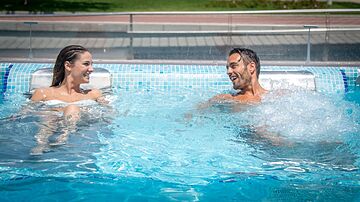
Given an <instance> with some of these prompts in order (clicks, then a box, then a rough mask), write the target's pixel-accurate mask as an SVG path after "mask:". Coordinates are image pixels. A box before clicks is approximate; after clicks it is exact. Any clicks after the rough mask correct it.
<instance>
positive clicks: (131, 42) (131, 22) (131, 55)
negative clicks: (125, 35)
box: [129, 13, 134, 59]
mask: <svg viewBox="0 0 360 202" xmlns="http://www.w3.org/2000/svg"><path fill="white" fill-rule="evenodd" d="M133 15H134V14H131V13H130V16H129V23H130V24H129V35H130V47H129V48H130V54H129V58H130V59H134V50H133V33H132V32H133V30H134V27H133Z"/></svg>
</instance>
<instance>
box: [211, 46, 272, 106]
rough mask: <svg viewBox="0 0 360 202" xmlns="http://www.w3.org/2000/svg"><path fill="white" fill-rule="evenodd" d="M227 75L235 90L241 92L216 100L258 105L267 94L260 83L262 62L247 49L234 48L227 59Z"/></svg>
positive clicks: (221, 96)
mask: <svg viewBox="0 0 360 202" xmlns="http://www.w3.org/2000/svg"><path fill="white" fill-rule="evenodd" d="M226 69H227V74H228V76H229V79H230V80H231V81H232V83H233V88H234V89H235V90H239V92H238V93H237V94H235V95H232V94H221V95H217V96H216V97H215V99H216V100H219V99H220V100H221V99H225V100H234V101H237V102H240V103H256V102H260V101H261V96H262V95H263V94H265V93H266V92H267V90H265V89H264V88H263V87H262V86H261V85H260V83H259V80H258V79H259V74H260V61H259V58H258V56H257V55H256V53H255V52H254V51H252V50H250V49H246V48H234V49H233V50H231V51H230V53H229V57H228V59H227V65H226Z"/></svg>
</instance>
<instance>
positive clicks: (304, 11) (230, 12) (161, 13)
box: [0, 9, 360, 17]
mask: <svg viewBox="0 0 360 202" xmlns="http://www.w3.org/2000/svg"><path fill="white" fill-rule="evenodd" d="M349 12H351V13H352V12H360V9H294V10H259V11H159V12H99V13H84V12H76V13H66V12H56V13H53V14H48V13H45V14H41V16H59V17H60V16H103V15H214V14H216V15H229V14H299V13H306V14H308V13H349ZM4 16H14V17H17V16H18V17H24V16H39V14H14V15H13V14H10V15H9V14H0V17H4Z"/></svg>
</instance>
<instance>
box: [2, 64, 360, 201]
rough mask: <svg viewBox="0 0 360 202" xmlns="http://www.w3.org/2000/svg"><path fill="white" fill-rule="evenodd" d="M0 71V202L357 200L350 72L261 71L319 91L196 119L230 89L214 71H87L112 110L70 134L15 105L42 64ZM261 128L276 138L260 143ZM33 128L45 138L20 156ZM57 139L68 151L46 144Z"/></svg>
mask: <svg viewBox="0 0 360 202" xmlns="http://www.w3.org/2000/svg"><path fill="white" fill-rule="evenodd" d="M1 67H2V71H0V72H1V75H2V80H1V81H2V87H3V88H2V89H3V96H2V98H1V99H0V103H1V105H0V112H1V113H0V114H1V117H0V118H1V120H0V123H1V128H0V135H1V136H0V144H1V146H0V157H1V160H0V170H1V173H0V179H1V184H0V186H1V194H0V198H1V200H2V201H13V200H34V201H35V200H36V201H38V200H44V201H45V200H46V201H47V200H54V199H55V198H56V199H57V200H74V201H80V200H90V201H95V200H103V199H105V198H106V199H107V200H110V201H115V200H116V201H118V200H129V201H147V200H161V201H174V200H175V201H198V200H200V201H210V200H211V201H213V200H214V201H215V200H221V201H234V200H235V201H251V200H253V201H260V200H265V201H284V200H292V201H304V200H311V201H313V200H315V201H338V200H339V199H342V200H345V201H356V200H359V199H360V195H359V193H360V184H359V177H360V172H359V167H360V152H359V146H360V141H359V138H358V134H359V132H360V97H359V94H360V89H359V87H356V86H355V79H356V78H357V76H358V69H359V68H357V67H337V68H335V67H288V66H264V67H263V70H264V71H265V70H268V71H272V70H289V69H294V68H295V69H297V70H307V71H310V72H312V73H313V74H314V75H315V78H316V89H317V91H306V90H300V89H298V90H295V91H290V92H287V94H286V96H279V95H277V94H275V93H274V94H273V93H270V94H269V95H267V96H266V97H265V98H264V100H263V103H262V104H261V105H254V106H248V107H239V106H238V105H235V104H232V103H217V104H215V105H214V106H211V107H209V108H205V109H199V107H198V106H199V104H200V103H204V102H206V101H207V100H208V99H209V98H211V97H212V96H214V95H216V94H218V93H222V92H224V91H229V90H230V89H231V83H230V82H229V81H228V78H227V76H226V74H225V68H224V67H223V66H217V65H165V64H159V65H154V64H97V65H96V66H95V68H96V67H102V68H105V69H107V70H109V72H110V73H111V76H112V80H111V83H112V86H113V87H112V92H111V94H108V95H107V98H108V99H109V100H110V104H109V106H91V107H86V108H84V116H83V118H82V120H81V121H80V122H79V123H78V124H77V126H76V128H75V129H72V130H71V129H70V130H69V128H68V127H67V126H66V125H65V124H64V123H62V120H61V118H60V117H59V116H58V114H56V113H53V112H48V111H46V106H44V105H42V104H31V103H29V102H28V101H27V100H26V96H24V95H23V93H26V92H28V90H29V88H30V87H29V83H30V75H31V73H32V72H34V71H35V70H37V69H39V68H43V67H51V64H28V63H14V64H10V63H6V64H4V63H3V64H1ZM263 128H266V131H267V132H269V133H271V134H280V135H281V137H282V138H281V140H280V141H279V142H276V141H275V142H274V141H271V139H267V138H263V137H262V136H259V135H258V132H259V131H261V130H262V129H263ZM40 129H42V131H45V132H47V133H52V134H53V135H52V136H51V137H49V138H48V140H49V143H48V147H46V148H43V149H44V153H43V154H42V155H37V156H35V155H30V151H31V150H32V149H33V148H34V147H36V146H37V145H36V141H35V139H36V135H37V134H39V131H41V130H40ZM65 132H68V133H70V135H69V137H68V140H67V142H66V144H64V145H57V144H52V143H54V142H56V138H57V137H58V136H60V135H61V134H64V133H65ZM29 196H31V197H29Z"/></svg>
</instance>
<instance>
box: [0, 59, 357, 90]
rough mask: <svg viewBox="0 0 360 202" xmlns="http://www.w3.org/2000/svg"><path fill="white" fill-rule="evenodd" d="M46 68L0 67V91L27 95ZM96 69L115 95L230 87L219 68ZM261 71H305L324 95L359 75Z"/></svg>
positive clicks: (332, 70) (331, 70)
mask: <svg viewBox="0 0 360 202" xmlns="http://www.w3.org/2000/svg"><path fill="white" fill-rule="evenodd" d="M49 67H53V64H49V63H47V64H45V63H0V78H1V79H0V86H1V89H0V91H1V92H2V93H7V94H11V93H27V92H29V88H30V80H31V74H32V73H33V72H34V71H36V70H38V69H41V68H49ZM98 67H101V68H104V69H107V70H108V71H109V72H110V74H111V77H112V80H111V83H112V89H113V91H114V92H116V91H123V90H125V91H131V90H139V89H140V90H144V89H145V90H165V91H166V90H174V89H183V88H193V89H197V88H205V89H217V90H229V89H231V87H232V85H231V82H230V81H229V79H228V76H227V75H226V69H225V67H224V66H219V65H183V64H182V65H168V64H95V65H94V68H95V71H96V68H98ZM262 70H267V71H272V70H284V71H286V70H308V71H310V72H312V73H313V74H314V75H315V83H316V88H317V91H319V92H326V93H344V92H346V91H348V90H349V89H351V88H352V87H354V86H355V80H356V78H357V77H358V74H359V73H358V71H359V67H347V66H343V67H341V66H339V67H318V66H262ZM260 77H261V74H260Z"/></svg>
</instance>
